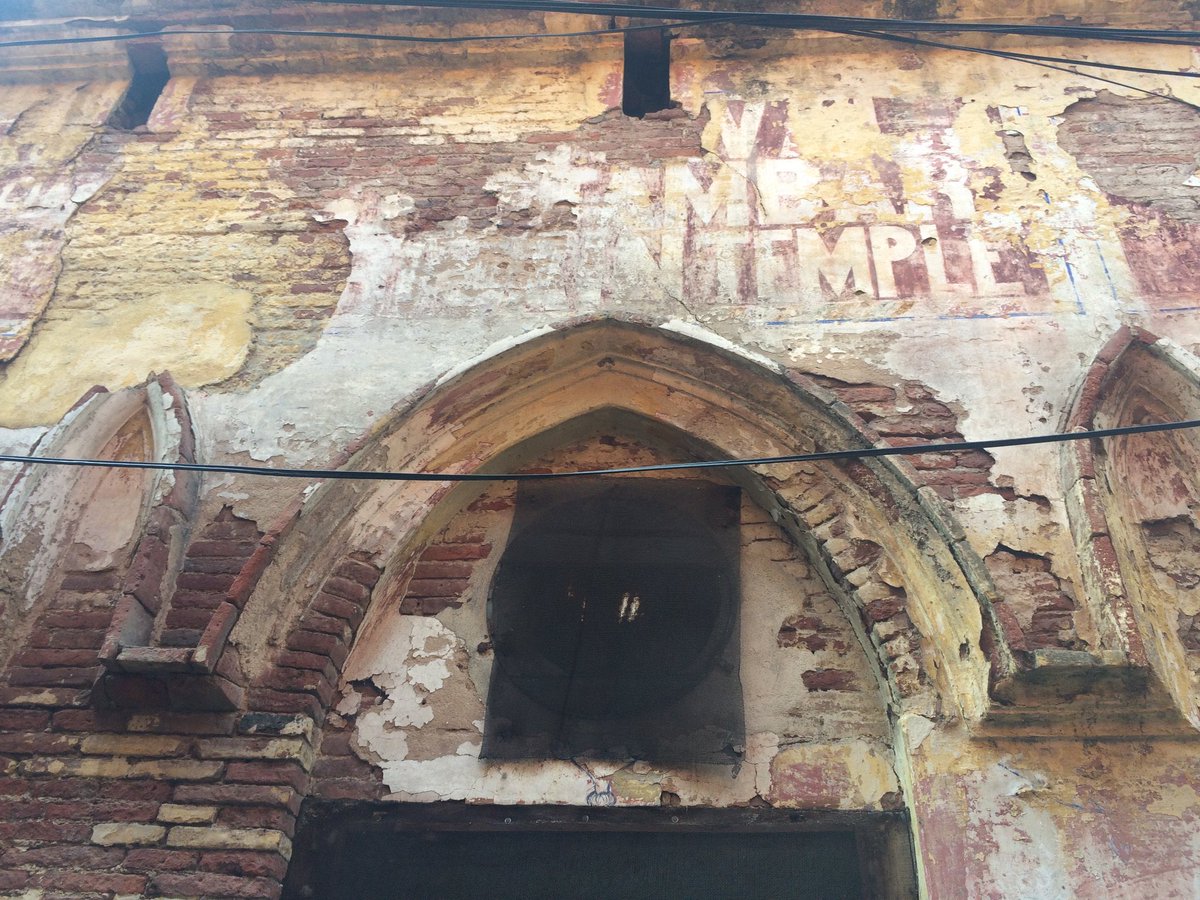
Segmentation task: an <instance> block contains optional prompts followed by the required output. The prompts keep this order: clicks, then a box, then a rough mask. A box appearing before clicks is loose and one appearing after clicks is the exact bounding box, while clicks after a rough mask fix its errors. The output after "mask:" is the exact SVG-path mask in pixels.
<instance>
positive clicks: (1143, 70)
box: [846, 30, 1200, 78]
mask: <svg viewBox="0 0 1200 900" xmlns="http://www.w3.org/2000/svg"><path fill="white" fill-rule="evenodd" d="M846 33H847V34H853V35H859V36H862V37H870V38H875V39H877V40H881V41H894V42H895V43H900V44H911V45H914V46H917V47H936V48H938V49H941V50H965V51H967V52H968V53H986V54H988V55H994V56H1002V57H1004V58H1005V59H1014V60H1018V61H1021V62H1044V63H1063V64H1065V65H1071V66H1090V67H1092V68H1094V69H1112V70H1114V71H1117V72H1137V73H1139V74H1142V75H1173V76H1178V77H1180V78H1200V72H1181V71H1180V70H1178V69H1152V68H1148V67H1146V66H1123V65H1120V64H1119V63H1105V62H1095V61H1094V60H1089V59H1074V58H1071V57H1063V56H1043V55H1042V54H1039V53H1018V52H1017V51H1016V50H997V49H995V48H990V47H972V46H971V45H970V44H951V43H949V42H947V41H930V40H924V39H922V38H914V37H906V36H904V35H899V34H890V33H888V32H881V31H875V30H870V31H868V30H863V31H848V32H846ZM1075 74H1076V75H1084V74H1086V73H1084V72H1076V73H1075Z"/></svg>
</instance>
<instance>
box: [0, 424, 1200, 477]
mask: <svg viewBox="0 0 1200 900" xmlns="http://www.w3.org/2000/svg"><path fill="white" fill-rule="evenodd" d="M1187 428H1200V419H1187V420H1183V421H1179V422H1151V423H1147V424H1144V425H1124V426H1121V427H1119V428H1100V429H1095V430H1092V431H1069V432H1055V433H1052V434H1037V435H1030V436H1027V437H1016V438H997V439H988V440H982V441H957V442H941V443H936V444H913V445H911V446H907V447H891V446H884V447H862V448H858V449H850V450H824V451H819V452H816V453H796V454H789V455H787V456H761V457H755V458H750V459H717V460H696V461H692V462H676V463H652V464H649V465H643V466H626V467H623V468H615V469H585V470H580V471H574V472H504V473H487V472H380V471H357V470H353V469H293V468H270V467H268V466H240V465H239V466H233V465H229V466H227V465H219V464H210V463H170V462H137V461H131V460H111V459H67V458H62V457H50V456H19V455H15V454H0V463H21V464H25V465H43V466H77V467H85V468H108V469H152V470H156V471H169V472H212V473H218V474H224V475H263V476H268V477H274V478H307V479H309V480H311V481H320V480H323V479H334V480H341V481H441V482H456V481H548V480H550V479H555V478H594V477H598V476H611V475H636V474H640V473H644V472H678V471H686V470H693V469H728V468H742V467H746V466H775V465H786V464H789V463H808V462H829V461H839V460H853V459H874V458H877V457H881V456H919V455H921V454H923V453H958V452H962V451H965V450H995V449H998V448H1001V447H1026V446H1033V445H1037V444H1061V443H1065V442H1068V441H1086V440H1093V439H1098V438H1111V437H1121V436H1123V435H1130V434H1153V433H1156V432H1164V431H1181V430H1183V429H1187Z"/></svg>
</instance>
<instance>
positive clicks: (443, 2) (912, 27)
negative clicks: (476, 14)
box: [318, 0, 1200, 45]
mask: <svg viewBox="0 0 1200 900" xmlns="http://www.w3.org/2000/svg"><path fill="white" fill-rule="evenodd" d="M318 2H321V3H328V4H332V5H336V6H382V7H386V8H413V7H436V8H444V9H470V10H477V11H479V10H492V9H507V10H517V11H524V12H557V13H577V14H580V15H596V16H621V17H623V18H631V19H638V18H641V19H667V20H677V21H703V20H711V19H716V18H732V19H734V20H737V21H747V22H753V23H754V24H757V25H762V26H764V27H771V28H795V29H808V30H813V31H832V32H842V33H844V32H846V31H847V30H849V29H875V30H880V31H903V32H926V33H931V32H943V33H945V32H955V33H957V32H978V33H983V34H1004V35H1026V36H1034V37H1073V38H1083V39H1088V40H1101V41H1104V40H1112V41H1135V42H1143V43H1188V44H1189V45H1196V44H1200V32H1198V31H1184V30H1174V29H1161V28H1113V27H1109V26H1096V25H1040V24H1023V23H1017V22H959V21H952V20H951V21H928V20H920V19H882V18H878V19H877V18H867V17H862V16H827V15H810V14H806V13H764V12H745V11H737V10H707V9H705V10H701V9H680V8H677V7H662V6H638V5H633V4H627V3H594V2H585V0H486V2H480V0H318Z"/></svg>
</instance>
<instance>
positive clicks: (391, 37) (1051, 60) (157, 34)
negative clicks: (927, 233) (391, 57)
mask: <svg viewBox="0 0 1200 900" xmlns="http://www.w3.org/2000/svg"><path fill="white" fill-rule="evenodd" d="M729 21H733V19H732V18H725V19H705V20H702V21H690V22H675V23H673V24H671V25H663V24H661V23H658V24H653V25H630V26H625V27H621V28H616V27H614V28H602V29H600V28H597V29H589V30H584V31H559V32H529V33H522V34H471V35H448V36H431V35H409V34H378V33H375V32H365V31H362V32H360V31H310V30H300V29H288V28H173V29H171V30H166V31H136V32H126V33H123V34H102V35H86V36H74V37H67V38H28V39H23V40H16V41H0V50H3V49H9V48H16V47H46V46H61V45H71V44H100V43H117V42H121V41H135V40H144V39H147V38H160V39H161V38H164V37H171V36H173V35H211V36H227V35H270V36H274V37H301V38H325V39H334V40H338V39H341V40H359V41H384V42H396V43H406V44H469V43H482V42H496V41H519V40H531V39H538V38H543V39H545V38H578V37H601V36H605V35H613V34H626V33H629V32H637V31H652V30H661V29H664V28H670V29H672V30H675V29H679V28H685V27H689V26H697V25H712V24H718V23H723V22H729ZM838 33H839V34H845V35H847V36H850V37H862V38H867V39H874V40H883V41H891V42H894V43H900V44H908V45H911V46H918V47H934V48H939V49H944V50H955V51H962V52H967V53H981V54H984V55H986V56H994V57H996V58H999V59H1008V60H1013V61H1015V62H1025V63H1029V64H1031V65H1040V66H1042V67H1043V68H1048V69H1055V70H1057V71H1061V72H1067V73H1070V74H1072V75H1077V76H1079V77H1082V78H1091V79H1094V80H1097V81H1102V82H1104V83H1106V84H1111V85H1113V86H1115V87H1123V88H1128V89H1129V90H1134V91H1140V92H1142V93H1145V94H1148V95H1149V96H1152V97H1160V98H1162V99H1164V100H1172V101H1174V102H1177V103H1182V104H1183V105H1185V106H1189V107H1191V108H1193V109H1200V106H1197V105H1196V104H1193V103H1190V102H1188V101H1187V100H1183V99H1180V98H1179V97H1174V96H1172V95H1170V94H1161V93H1158V92H1156V91H1151V90H1149V89H1147V88H1142V87H1138V86H1137V85H1132V84H1127V83H1125V82H1120V81H1114V80H1112V79H1106V78H1103V77H1101V76H1099V75H1095V74H1092V73H1088V72H1079V71H1076V70H1075V69H1072V68H1067V67H1065V66H1085V67H1090V68H1098V69H1111V70H1114V71H1120V72H1134V73H1138V74H1143V75H1162V76H1167V77H1178V78H1200V72H1182V71H1179V70H1172V69H1155V68H1148V67H1145V66H1126V65H1121V64H1119V63H1106V62H1096V61H1094V60H1087V59H1075V58H1071V57H1061V56H1043V55H1039V54H1033V53H1019V52H1016V51H1010V50H996V49H989V48H985V47H972V46H970V45H968V44H952V43H947V42H944V41H931V40H923V39H920V38H913V37H906V36H904V35H900V34H894V33H891V32H884V31H877V30H868V29H863V30H858V29H847V30H845V31H840V32H838ZM1056 63H1062V64H1065V65H1064V66H1060V65H1055V64H1056Z"/></svg>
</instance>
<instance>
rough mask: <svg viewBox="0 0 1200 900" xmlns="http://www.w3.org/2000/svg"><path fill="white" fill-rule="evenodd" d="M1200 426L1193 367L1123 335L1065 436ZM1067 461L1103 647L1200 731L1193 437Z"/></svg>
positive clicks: (1199, 541) (1111, 446)
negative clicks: (1075, 431) (1185, 423)
mask: <svg viewBox="0 0 1200 900" xmlns="http://www.w3.org/2000/svg"><path fill="white" fill-rule="evenodd" d="M1195 418H1200V360H1197V358H1196V357H1195V356H1194V355H1192V354H1190V353H1188V352H1187V351H1186V350H1183V349H1182V348H1180V347H1178V346H1175V345H1173V344H1171V343H1170V342H1168V341H1164V340H1160V339H1158V338H1156V337H1155V336H1154V335H1151V334H1149V333H1147V332H1144V331H1140V330H1136V329H1125V328H1123V329H1121V330H1120V331H1119V332H1118V333H1117V334H1116V335H1114V337H1113V338H1112V339H1111V340H1110V341H1109V342H1108V344H1107V346H1106V347H1105V348H1104V350H1103V351H1101V353H1100V354H1099V356H1098V357H1097V360H1096V361H1095V362H1094V363H1093V365H1092V366H1091V368H1090V369H1089V372H1088V375H1087V378H1086V379H1085V382H1084V384H1083V386H1082V388H1081V390H1080V394H1079V396H1078V398H1077V400H1076V403H1075V406H1074V409H1073V412H1072V417H1071V419H1070V422H1069V424H1070V425H1071V426H1074V427H1085V428H1097V429H1104V428H1116V427H1121V426H1128V425H1141V424H1149V423H1155V422H1171V421H1180V420H1184V419H1195ZM1064 452H1065V453H1067V463H1068V465H1067V466H1066V467H1065V471H1066V473H1067V481H1068V484H1067V488H1068V492H1067V496H1068V498H1069V503H1070V508H1071V513H1072V517H1073V519H1074V520H1075V523H1076V527H1075V531H1076V535H1077V539H1078V541H1079V550H1080V558H1081V561H1082V563H1083V566H1084V575H1085V579H1086V581H1087V582H1088V587H1089V593H1090V594H1091V595H1092V597H1093V598H1094V602H1095V603H1096V604H1097V606H1098V607H1099V608H1098V609H1097V610H1096V611H1097V613H1098V618H1100V619H1101V621H1102V622H1103V623H1104V624H1105V626H1106V628H1107V644H1108V646H1109V647H1110V648H1111V649H1112V650H1115V651H1116V652H1118V653H1120V654H1122V655H1123V656H1124V657H1125V658H1126V659H1127V660H1128V662H1129V663H1131V664H1132V665H1133V666H1134V667H1137V668H1141V669H1148V670H1149V671H1150V672H1152V673H1153V677H1154V680H1155V681H1156V682H1157V683H1158V685H1159V687H1161V689H1163V690H1165V692H1166V694H1167V695H1168V696H1169V700H1168V701H1167V702H1168V704H1173V705H1174V707H1175V708H1176V710H1177V711H1178V712H1179V713H1180V714H1182V716H1183V717H1184V718H1185V719H1186V720H1187V721H1188V722H1190V723H1191V725H1192V726H1193V727H1200V710H1198V709H1197V703H1198V701H1200V590H1198V588H1200V476H1198V475H1197V473H1198V472H1200V435H1198V434H1197V433H1196V430H1195V429H1189V430H1182V431H1173V432H1159V433H1150V434H1144V435H1125V436H1119V437H1113V438H1106V439H1104V440H1102V441H1093V442H1089V444H1087V445H1081V446H1078V447H1074V448H1071V449H1070V450H1069V451H1064Z"/></svg>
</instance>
